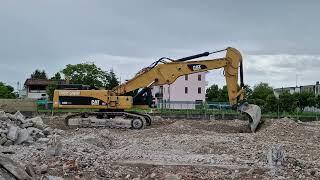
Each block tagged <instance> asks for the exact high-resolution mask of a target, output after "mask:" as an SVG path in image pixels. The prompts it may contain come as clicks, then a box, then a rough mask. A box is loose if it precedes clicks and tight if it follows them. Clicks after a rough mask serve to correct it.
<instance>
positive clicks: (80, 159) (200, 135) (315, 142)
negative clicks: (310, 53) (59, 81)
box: [0, 113, 320, 179]
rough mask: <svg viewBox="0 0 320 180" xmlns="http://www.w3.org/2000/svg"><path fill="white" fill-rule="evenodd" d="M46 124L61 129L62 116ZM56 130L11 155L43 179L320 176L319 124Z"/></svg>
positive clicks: (170, 123)
mask: <svg viewBox="0 0 320 180" xmlns="http://www.w3.org/2000/svg"><path fill="white" fill-rule="evenodd" d="M0 115H1V113H0ZM48 120H49V121H50V122H49V123H47V121H48ZM43 121H44V122H45V123H46V124H50V126H51V124H55V122H56V123H57V124H60V125H61V121H63V118H61V117H48V118H43ZM53 121H54V122H53ZM51 127H52V130H51V132H55V133H51V134H50V135H48V136H47V137H41V138H38V141H36V142H34V143H32V144H29V145H28V144H23V145H12V146H9V147H4V146H3V148H4V150H5V151H12V152H15V153H14V154H10V155H8V156H10V157H11V158H12V159H14V160H16V161H19V162H21V163H22V164H25V165H27V164H32V166H33V167H34V168H35V169H36V171H35V172H41V173H37V175H36V176H37V177H39V178H40V177H46V178H47V179H49V178H48V177H50V178H52V177H57V178H64V179H77V178H79V177H80V178H81V179H94V178H95V179H107V178H112V179H126V178H127V179H135V178H136V179H148V178H149V179H150V178H151V179H195V178H199V179H255V178H256V179H317V178H319V177H320V153H319V146H320V145H319V141H320V126H319V123H317V122H308V123H302V122H295V121H293V120H291V119H287V118H283V119H268V120H265V122H264V124H263V125H262V127H261V128H260V129H259V130H258V131H257V132H256V133H248V131H247V129H246V128H247V122H245V121H240V120H226V121H219V120H211V121H208V120H200V121H199V120H163V119H161V118H157V119H156V120H155V122H154V123H153V125H152V126H150V127H148V128H147V129H144V130H121V129H94V128H92V129H90V128H87V129H85V128H80V129H77V130H75V129H73V130H72V129H69V130H68V129H66V128H62V129H65V130H60V129H54V128H56V126H55V125H52V126H51ZM43 167H46V168H43ZM39 168H40V170H39ZM41 168H42V169H45V171H41Z"/></svg>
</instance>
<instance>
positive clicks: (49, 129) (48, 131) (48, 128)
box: [43, 127, 52, 136]
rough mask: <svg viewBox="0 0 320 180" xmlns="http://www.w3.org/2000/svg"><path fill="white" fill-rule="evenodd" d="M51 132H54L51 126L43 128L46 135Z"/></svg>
mask: <svg viewBox="0 0 320 180" xmlns="http://www.w3.org/2000/svg"><path fill="white" fill-rule="evenodd" d="M51 132H52V128H51V127H46V128H45V129H44V130H43V134H44V135H46V136H47V135H49V134H51Z"/></svg>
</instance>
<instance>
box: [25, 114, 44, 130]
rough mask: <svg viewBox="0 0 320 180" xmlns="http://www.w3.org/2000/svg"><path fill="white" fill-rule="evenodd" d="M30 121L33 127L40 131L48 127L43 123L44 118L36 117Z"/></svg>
mask: <svg viewBox="0 0 320 180" xmlns="http://www.w3.org/2000/svg"><path fill="white" fill-rule="evenodd" d="M28 121H31V122H32V123H33V126H34V127H36V128H38V129H41V130H42V129H44V128H45V127H46V126H45V124H44V123H43V121H42V118H41V117H39V116H38V117H34V118H31V119H28Z"/></svg>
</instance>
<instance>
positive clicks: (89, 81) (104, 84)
mask: <svg viewBox="0 0 320 180" xmlns="http://www.w3.org/2000/svg"><path fill="white" fill-rule="evenodd" d="M62 75H63V76H64V79H67V80H68V81H69V83H70V84H82V85H89V86H91V87H98V88H104V89H112V88H113V87H116V86H118V85H119V84H120V81H119V79H118V77H117V76H116V74H115V73H114V71H113V69H110V70H108V71H105V70H102V69H101V68H100V67H97V66H96V65H95V64H94V63H91V62H86V63H80V64H68V65H66V67H65V68H64V69H62V70H61V71H59V72H56V73H55V74H54V75H53V76H52V77H50V78H49V77H48V75H47V73H46V72H45V70H39V69H36V70H35V71H34V72H32V73H31V75H30V78H31V79H45V80H52V81H56V83H53V84H51V85H49V86H48V88H47V93H48V96H49V98H50V99H52V97H53V92H54V90H55V89H56V88H57V84H58V82H59V81H61V80H62ZM16 97H17V95H16V94H15V93H14V88H13V87H11V86H9V85H5V84H4V83H2V82H0V98H16Z"/></svg>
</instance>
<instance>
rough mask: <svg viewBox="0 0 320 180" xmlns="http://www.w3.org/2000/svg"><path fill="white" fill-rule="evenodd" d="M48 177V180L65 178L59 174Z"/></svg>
mask: <svg viewBox="0 0 320 180" xmlns="http://www.w3.org/2000/svg"><path fill="white" fill-rule="evenodd" d="M46 178H47V179H48V180H63V178H62V177H58V176H46Z"/></svg>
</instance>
